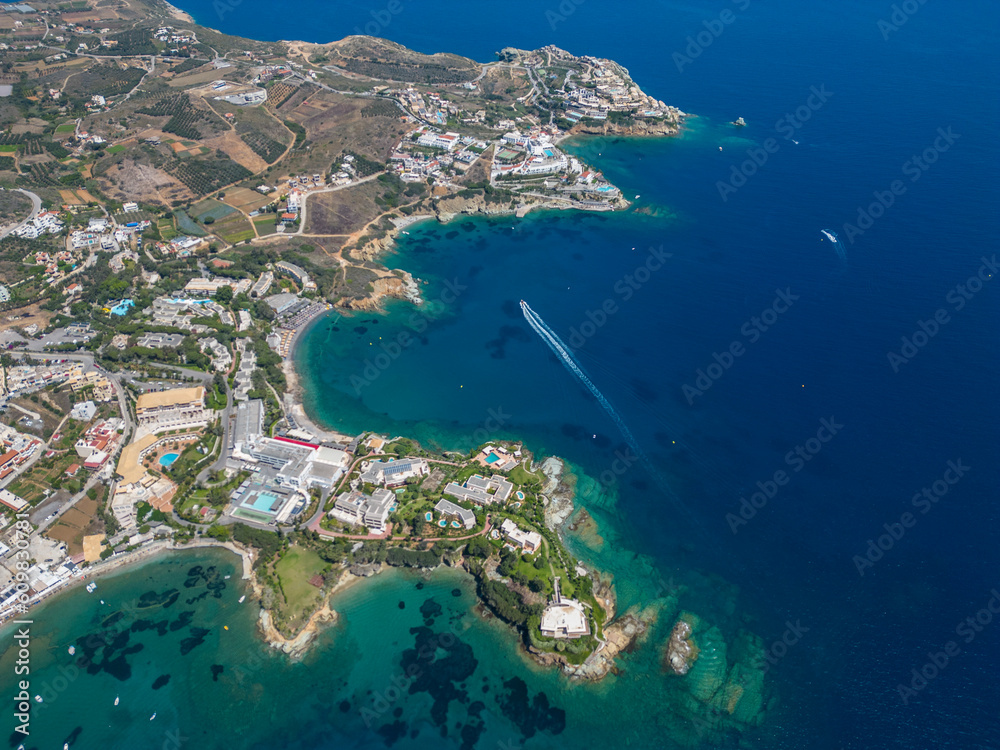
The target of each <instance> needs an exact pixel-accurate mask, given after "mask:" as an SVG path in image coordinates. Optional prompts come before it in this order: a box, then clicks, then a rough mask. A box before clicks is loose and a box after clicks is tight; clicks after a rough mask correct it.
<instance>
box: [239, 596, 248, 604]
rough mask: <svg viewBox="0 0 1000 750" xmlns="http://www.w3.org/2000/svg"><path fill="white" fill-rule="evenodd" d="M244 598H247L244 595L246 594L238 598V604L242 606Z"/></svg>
mask: <svg viewBox="0 0 1000 750" xmlns="http://www.w3.org/2000/svg"><path fill="white" fill-rule="evenodd" d="M246 598H247V595H246V594H244V595H243V596H241V597H240V601H239V603H240V604H242V603H243V600H244V599H246Z"/></svg>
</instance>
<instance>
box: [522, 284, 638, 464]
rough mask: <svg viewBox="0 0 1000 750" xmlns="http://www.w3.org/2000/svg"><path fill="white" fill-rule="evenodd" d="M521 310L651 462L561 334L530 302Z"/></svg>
mask: <svg viewBox="0 0 1000 750" xmlns="http://www.w3.org/2000/svg"><path fill="white" fill-rule="evenodd" d="M521 312H523V313H524V318H525V320H527V321H528V325H530V326H531V327H532V328H533V329H534V330H535V333H537V334H538V335H539V336H541V338H542V341H544V342H545V343H546V344H548V346H549V349H551V350H552V352H553V354H555V355H556V356H557V357H559V359H560V360H561V361H562V363H563V365H565V367H566V369H567V370H569V371H570V372H571V373H573V374H574V375H576V377H577V378H579V380H580V382H581V383H583V384H584V385H585V386H587V390H588V391H590V392H591V393H592V394H594V398H596V399H597V402H598V403H599V404H600V405H601V406H602V407H604V411H606V412H607V413H608V416H609V417H611V419H612V420H613V421H614V423H615V425H616V426H617V427H618V430H619V431H620V432H621V434H622V437H623V438H625V442H626V443H628V446H629V448H631V449H632V451H633V452H634V453H635V455H636V456H638V457H639V458H640V459H641V460H643V461H645V462H646V463H649V459H648V458H647V457H646V455H645V454H644V453H643V451H642V449H641V448H640V447H639V443H638V442H637V441H636V439H635V436H634V435H633V434H632V431H631V430H629V428H628V425H626V424H625V420H623V419H622V418H621V415H620V414H619V413H618V412H617V411H616V410H615V407H613V406H612V405H611V402H610V401H608V400H607V399H606V398H605V397H604V394H603V393H601V392H600V391H599V390H598V389H597V386H596V385H594V383H593V381H591V379H590V378H588V377H587V374H586V373H585V372H584V371H583V368H581V367H580V365H579V364H578V363H577V361H576V360H575V359H574V358H573V355H572V354H570V351H569V348H568V347H567V346H566V344H564V343H563V340H562V339H561V338H559V335H558V334H557V333H556V332H555V331H553V330H552V329H551V328H549V327H548V326H547V325H546V324H545V321H544V320H542V319H541V318H540V317H539V316H538V313H536V312H535V311H534V310H532V309H531V308H530V307H529V306H528V303H527V302H525V301H524V300H521Z"/></svg>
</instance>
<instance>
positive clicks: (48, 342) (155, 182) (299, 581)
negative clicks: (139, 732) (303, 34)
mask: <svg viewBox="0 0 1000 750" xmlns="http://www.w3.org/2000/svg"><path fill="white" fill-rule="evenodd" d="M0 36H2V37H3V39H2V42H0V45H2V52H3V65H2V71H0V79H2V80H0V89H3V88H4V87H6V89H9V95H5V96H3V98H0V189H2V192H0V222H2V223H3V230H2V237H3V240H2V243H0V280H2V284H0V344H2V345H3V348H4V351H3V354H2V355H0V443H2V446H3V454H2V455H0V504H2V508H0V509H2V521H0V523H2V530H0V556H2V559H0V618H3V619H4V620H6V619H10V618H12V617H15V616H20V615H23V614H25V613H26V612H28V611H29V610H30V608H31V607H33V606H35V605H36V604H37V603H38V602H40V601H43V600H44V599H46V598H48V597H49V596H51V595H52V594H53V593H55V592H57V591H59V590H61V589H63V588H65V587H66V586H70V585H73V584H74V583H78V582H80V581H83V580H85V579H88V578H93V577H94V576H96V575H98V574H99V573H101V572H103V571H106V570H108V569H111V568H115V567H121V566H126V565H129V564H132V563H133V562H134V561H135V560H137V559H139V558H141V557H145V556H148V555H149V554H151V553H155V552H159V551H161V550H166V549H182V548H185V547H190V546H197V545H203V544H206V543H212V544H220V545H224V546H227V547H228V548H229V549H232V550H234V551H236V552H238V553H239V554H241V555H242V556H243V558H244V562H245V566H244V570H245V576H246V577H247V578H248V579H249V580H250V582H251V585H252V588H253V592H254V593H253V598H252V599H251V602H256V603H259V605H260V608H261V609H260V623H261V630H262V631H263V633H264V635H265V636H266V637H267V639H268V640H269V642H271V643H272V645H275V646H276V647H279V648H281V649H283V650H284V651H286V652H287V653H289V654H292V655H300V654H301V653H302V652H303V651H304V649H305V648H306V647H307V646H308V644H309V642H310V641H311V639H312V636H313V635H314V634H315V633H316V632H317V630H318V628H319V627H320V626H321V625H322V624H323V623H328V622H333V621H335V620H336V612H335V608H334V607H333V605H334V604H335V602H333V601H332V600H331V597H332V595H333V594H334V593H335V592H336V591H338V590H339V589H341V588H342V587H344V586H346V585H348V584H349V583H351V582H353V581H356V580H359V579H362V578H365V577H368V576H370V575H374V574H376V573H377V572H378V571H379V570H381V569H383V568H384V567H385V566H397V567H409V568H416V569H431V568H434V567H436V566H439V565H450V566H454V567H460V568H462V569H464V570H465V571H467V572H468V573H469V574H470V575H471V576H473V577H474V578H475V581H476V586H477V592H478V594H479V598H480V600H481V602H482V607H481V608H482V613H483V615H484V616H487V615H488V616H494V617H497V618H500V619H501V620H503V621H504V622H506V623H509V624H510V625H511V626H512V627H513V628H514V629H515V630H516V631H517V633H518V636H519V638H520V639H521V640H522V642H523V643H524V646H525V650H526V651H527V652H528V653H529V654H531V656H532V658H534V659H536V660H537V661H539V662H541V663H544V664H555V665H558V666H559V667H560V668H562V669H563V670H564V671H565V672H566V673H567V674H569V675H573V676H575V677H579V678H586V679H600V678H601V677H603V676H605V675H607V674H608V673H610V672H612V671H614V670H616V669H617V666H616V656H617V655H618V654H619V653H620V652H622V651H623V650H625V649H628V648H629V647H630V646H631V645H632V644H633V643H635V642H636V640H637V639H641V638H643V637H645V636H646V635H647V633H648V632H649V629H650V627H651V625H652V624H653V623H654V622H655V621H656V620H657V618H658V617H660V616H661V614H662V616H664V617H673V615H674V614H676V613H677V612H678V611H679V610H678V609H677V607H676V600H675V598H670V597H666V598H665V599H664V601H661V602H658V603H651V605H650V606H649V607H647V608H645V609H643V610H642V611H629V612H625V613H618V612H617V610H616V601H615V594H614V588H613V586H612V585H611V584H610V583H609V582H608V580H607V579H606V576H604V575H602V574H601V572H600V571H597V570H594V569H593V568H592V567H590V566H588V565H587V564H586V563H585V562H583V561H581V560H578V559H576V558H574V556H573V555H571V554H570V552H569V550H568V548H567V546H566V544H565V540H564V538H563V537H562V536H561V534H564V533H566V532H567V530H568V527H567V526H566V524H567V523H570V520H569V519H570V516H571V513H572V510H573V509H572V495H573V484H572V481H571V480H570V479H568V478H567V477H566V476H565V473H564V471H563V468H562V464H561V462H559V461H558V460H556V459H546V460H542V459H540V458H536V457H535V456H533V455H532V453H531V452H530V450H529V449H528V448H527V447H526V446H524V445H521V444H518V443H512V442H506V441H493V442H491V443H483V444H481V445H480V446H478V447H477V448H476V449H474V450H473V451H472V452H471V453H469V454H467V455H458V454H454V453H445V454H440V453H437V454H435V453H433V452H431V451H430V450H428V449H427V448H426V447H424V446H420V445H418V444H416V443H414V442H413V441H411V440H408V439H407V438H405V437H398V436H396V437H391V436H384V435H382V436H380V435H373V434H368V433H365V434H362V435H358V436H345V435H339V434H337V433H335V432H330V431H328V430H325V429H323V428H322V427H319V426H316V425H313V424H312V423H311V422H310V421H309V419H308V417H307V415H306V414H305V412H304V410H303V408H302V404H301V399H300V398H299V396H300V394H299V392H298V388H297V386H296V385H295V372H294V361H293V356H294V348H295V341H296V338H297V336H299V335H300V334H301V332H302V331H303V330H304V329H305V328H306V327H307V326H308V325H309V324H310V323H311V322H312V321H314V320H316V319H317V318H318V317H319V316H321V315H324V314H326V313H327V312H328V311H329V310H331V309H333V308H341V309H343V310H344V311H345V313H346V314H350V312H349V311H350V310H356V309H373V308H377V307H378V306H379V305H380V303H381V301H382V300H383V299H384V298H386V297H398V298H405V299H409V300H410V301H411V302H412V303H414V304H421V302H422V300H421V296H420V286H419V280H416V279H413V278H411V277H410V276H409V275H408V274H406V273H403V272H393V271H390V270H388V269H386V268H385V267H384V266H382V265H380V264H379V263H378V262H377V259H378V257H379V254H380V253H381V252H382V251H384V250H385V249H386V247H387V246H388V243H389V242H390V241H391V237H392V236H393V234H395V233H396V232H399V231H403V228H404V227H406V226H407V225H408V224H410V223H412V222H413V221H416V220H418V219H421V218H437V219H438V220H439V221H447V220H449V219H450V218H452V217H454V216H456V215H458V214H462V213H480V214H485V215H498V214H510V215H515V216H517V217H520V216H523V215H524V214H525V213H527V212H528V211H531V210H535V209H539V208H547V209H571V210H587V211H613V210H617V209H622V208H625V207H627V206H628V205H629V203H628V201H627V200H625V199H624V197H623V196H622V195H621V191H620V190H619V189H618V188H617V187H616V186H615V185H613V184H611V183H610V182H609V181H608V180H607V179H606V178H605V177H604V176H603V175H602V174H601V173H600V171H599V170H598V169H597V168H596V167H595V166H594V165H590V164H585V163H583V162H582V161H581V160H580V159H578V158H576V157H574V156H572V155H571V154H570V153H568V152H567V151H566V150H564V149H563V148H562V147H561V145H560V144H561V143H562V142H563V140H564V139H565V138H566V137H568V136H571V135H577V134H597V133H600V134H631V135H650V136H662V135H672V134H676V133H677V132H678V129H679V127H680V125H681V123H682V121H683V118H684V117H685V114H684V113H683V112H681V111H680V110H679V109H677V108H676V107H673V106H670V105H667V104H665V103H664V102H662V101H659V100H657V99H655V98H653V97H652V96H650V95H648V94H646V93H645V92H643V91H642V90H641V89H640V88H639V86H638V85H637V84H636V83H635V82H634V81H633V80H632V79H631V77H630V75H629V73H628V71H627V70H626V69H625V68H624V67H622V66H621V65H620V64H618V63H616V62H614V61H611V60H604V59H599V58H595V57H589V56H585V57H578V56H576V55H574V54H571V53H569V52H566V51H565V50H561V49H558V48H556V47H552V46H548V47H544V48H542V49H539V50H533V51H524V50H517V49H513V48H506V49H504V50H502V51H501V52H500V53H498V55H497V60H495V61H493V62H489V63H485V64H482V63H478V62H475V61H473V60H470V59H468V58H463V57H460V56H456V55H424V54H420V53H417V52H413V51H411V50H408V49H406V48H404V47H401V46H399V45H396V44H393V43H391V42H388V41H386V40H382V39H375V38H371V37H359V36H352V37H348V38H346V39H343V40H341V41H339V42H333V43H330V44H323V45H318V44H307V43H303V42H275V43H266V42H259V41H254V40H250V39H242V38H238V37H233V36H228V35H225V34H221V33H219V32H216V31H213V30H211V29H208V28H205V27H202V26H199V25H197V24H195V23H194V22H193V21H192V20H191V19H190V18H188V17H187V16H186V15H185V14H183V13H179V12H178V11H176V9H173V8H172V7H171V6H169V5H167V4H166V3H162V2H159V1H158V0H116V1H115V2H101V3H95V4H87V3H83V4H78V3H74V4H72V5H64V4H57V3H55V2H53V1H52V0H42V1H41V2H34V3H32V4H31V5H30V6H29V5H15V6H4V7H3V9H2V10H0ZM584 515H585V514H584ZM580 518H581V516H580V515H579V514H578V515H577V516H576V517H575V519H576V521H580ZM248 605H249V603H248ZM689 619H690V618H689ZM689 634H690V629H689V630H688V631H685V632H684V633H681V635H689ZM692 637H693V636H692ZM681 640H684V639H681ZM678 648H679V647H676V644H675V646H672V647H671V649H672V651H671V653H672V654H675V655H676V653H681V651H679V650H678ZM745 651H746V653H747V654H750V653H751V652H753V648H751V647H747V649H745ZM683 654H684V656H683V659H681V661H684V662H685V664H686V665H687V666H690V663H691V662H693V660H694V659H695V658H696V649H694V647H693V646H692V647H690V648H687V650H683ZM675 655H674V656H671V657H670V658H669V659H668V660H667V661H668V662H669V663H670V664H671V665H675V664H677V663H678V660H677V658H676V656H675ZM748 658H749V657H748ZM685 660H686V661H685ZM674 671H676V672H678V674H679V673H680V670H678V669H676V668H675V669H674ZM712 680H713V682H711V685H714V687H713V688H712V689H710V690H709V689H706V688H704V687H703V686H702V687H700V688H699V689H700V690H701V691H702V692H701V693H699V694H698V696H697V701H699V702H700V703H699V705H700V704H705V705H708V704H710V703H711V701H713V700H716V699H717V698H718V700H719V701H721V700H722V698H721V697H719V696H721V695H723V693H720V692H719V691H720V690H722V689H723V686H726V685H729V682H727V680H728V677H727V673H726V672H725V669H724V670H723V673H722V674H721V675H720V674H715V675H714V676H713V678H712ZM699 684H700V683H699ZM727 690H728V688H727ZM741 695H743V693H738V692H737V691H736V689H735V688H733V689H732V690H729V691H728V692H725V696H726V700H727V701H728V703H727V706H728V708H727V709H726V710H727V711H728V712H729V714H732V715H737V714H738V716H739V723H741V724H752V723H755V722H757V721H759V717H760V715H761V712H762V704H761V700H762V699H761V694H760V691H759V690H754V691H747V692H746V696H747V698H746V699H745V700H743V699H742V698H741ZM741 701H743V702H741ZM737 709H738V711H737Z"/></svg>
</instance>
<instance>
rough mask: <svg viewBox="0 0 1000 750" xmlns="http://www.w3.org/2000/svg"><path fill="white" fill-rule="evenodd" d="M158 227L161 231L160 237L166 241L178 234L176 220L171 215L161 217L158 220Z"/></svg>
mask: <svg viewBox="0 0 1000 750" xmlns="http://www.w3.org/2000/svg"><path fill="white" fill-rule="evenodd" d="M156 229H157V231H159V233H160V237H161V238H162V239H163V241H164V242H169V241H170V240H172V239H173V238H174V237H176V236H177V230H176V229H175V228H174V221H173V219H171V218H170V217H166V218H163V219H160V220H159V221H158V222H156Z"/></svg>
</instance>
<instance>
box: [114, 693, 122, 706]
mask: <svg viewBox="0 0 1000 750" xmlns="http://www.w3.org/2000/svg"><path fill="white" fill-rule="evenodd" d="M119 700H121V698H120V697H119V696H117V695H116V696H115V705H116V706H117V705H118V701H119Z"/></svg>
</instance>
